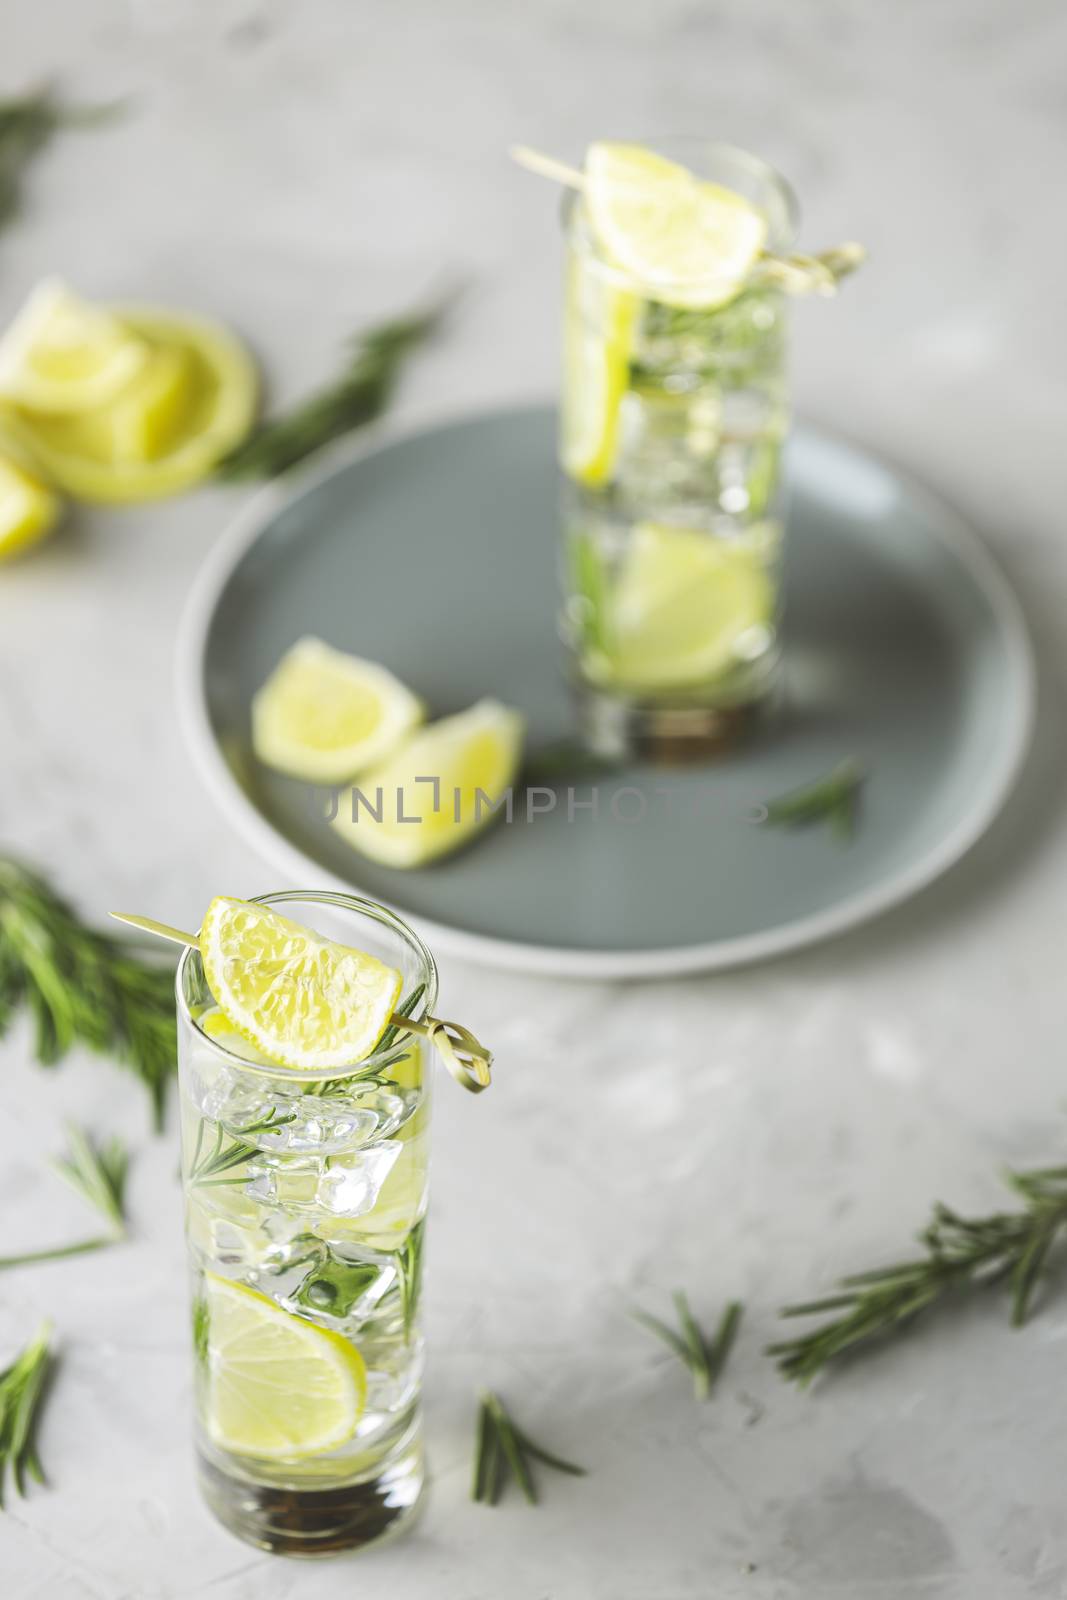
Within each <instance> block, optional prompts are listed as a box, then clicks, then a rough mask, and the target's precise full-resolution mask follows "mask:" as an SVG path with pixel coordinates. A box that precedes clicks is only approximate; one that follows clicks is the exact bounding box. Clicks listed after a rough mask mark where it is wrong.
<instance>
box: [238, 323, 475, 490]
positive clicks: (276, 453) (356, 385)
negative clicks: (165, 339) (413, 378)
mask: <svg viewBox="0 0 1067 1600" xmlns="http://www.w3.org/2000/svg"><path fill="white" fill-rule="evenodd" d="M454 299H455V296H454V294H449V295H447V296H445V297H443V298H442V299H439V300H437V301H436V302H435V303H433V304H432V305H430V306H428V307H426V308H424V309H423V310H420V311H415V312H412V313H411V314H410V315H409V316H406V317H397V318H395V319H393V320H392V321H390V322H384V323H381V324H379V326H377V327H374V328H370V329H368V330H367V331H366V332H365V333H362V334H360V335H358V336H357V337H356V338H355V339H354V340H353V341H352V345H353V348H352V354H351V356H350V357H349V359H348V362H347V364H346V365H345V367H344V368H343V370H342V371H341V373H340V374H339V376H338V377H337V378H336V379H335V380H334V381H333V383H331V384H328V385H326V387H324V388H323V389H321V390H319V392H318V393H317V394H313V395H310V396H309V397H308V398H307V399H306V400H303V401H301V402H300V403H299V404H297V405H296V406H294V408H293V409H292V410H291V411H290V412H288V413H287V414H286V415H284V416H280V417H275V418H267V420H266V421H265V422H262V423H260V424H259V426H258V427H257V428H255V429H254V430H253V432H252V434H251V435H250V436H249V437H248V438H247V439H246V440H245V441H244V443H243V444H240V445H238V446H237V448H236V449H235V450H232V451H231V452H230V454H229V455H228V456H226V457H224V459H223V460H222V461H221V462H220V464H219V467H218V472H219V475H220V476H221V477H222V478H224V479H228V480H236V479H242V478H273V477H277V475H278V474H279V473H282V472H285V471H287V470H288V469H289V468H290V467H294V466H296V464H297V463H298V462H300V461H303V460H304V459H305V457H307V456H309V455H311V454H313V453H314V451H316V450H321V449H322V447H323V446H324V445H327V444H330V443H331V442H332V441H333V440H335V439H339V438H341V436H342V435H343V434H346V433H349V432H351V430H352V429H353V428H358V427H361V426H362V425H363V424H364V423H367V422H371V421H373V420H374V418H375V417H377V416H380V415H381V413H382V412H383V411H384V410H385V407H386V406H387V405H388V403H389V400H390V398H391V396H392V392H393V389H394V387H395V385H396V382H397V379H398V377H399V376H400V370H401V368H402V366H403V364H404V362H405V360H406V359H407V357H408V356H409V355H410V354H411V353H412V351H414V350H415V349H416V348H417V347H418V346H419V345H421V344H424V343H425V342H426V340H427V339H429V338H430V337H431V336H432V335H433V334H435V333H436V332H437V331H438V329H439V328H440V327H441V324H442V323H443V321H444V319H445V316H446V315H447V312H448V310H449V309H450V307H451V305H452V303H453V301H454Z"/></svg>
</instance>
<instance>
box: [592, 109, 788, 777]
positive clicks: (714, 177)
mask: <svg viewBox="0 0 1067 1600" xmlns="http://www.w3.org/2000/svg"><path fill="white" fill-rule="evenodd" d="M655 149H656V151H657V153H659V154H662V155H664V156H667V157H668V158H670V159H672V160H675V161H677V162H678V163H680V164H681V165H683V166H685V167H687V168H688V169H689V170H690V171H693V172H695V173H696V174H697V176H699V177H700V178H703V179H706V180H709V181H711V182H715V183H718V184H721V185H723V186H725V187H727V188H729V189H731V190H733V191H735V192H736V193H740V194H742V195H744V196H745V197H746V198H747V199H749V200H750V201H751V202H752V203H753V204H754V205H755V206H756V207H758V209H759V210H760V211H762V212H763V214H764V217H765V219H766V222H767V237H766V246H765V248H766V249H767V250H768V251H775V252H780V251H785V250H787V249H788V248H789V246H790V244H791V242H792V240H793V237H794V235H795V232H796V226H797V211H796V204H795V201H794V198H793V195H792V192H791V190H790V189H789V187H788V185H787V184H786V183H785V181H784V179H782V178H781V177H779V175H778V174H777V173H776V172H774V171H773V170H772V168H770V167H769V166H767V165H766V164H765V163H764V162H762V161H760V160H759V159H758V158H757V157H755V156H752V155H749V154H747V153H746V152H745V151H743V150H737V149H734V148H732V147H731V146H729V145H721V144H704V143H700V142H697V141H677V140H676V141H666V142H663V143H657V144H656V145H655ZM564 229H565V235H566V250H567V263H566V287H565V297H566V303H565V325H564V369H563V394H562V406H561V440H560V443H561V449H560V456H561V464H562V468H563V474H564V492H563V516H562V529H563V551H562V563H561V566H562V586H563V608H562V631H563V635H564V640H565V643H566V646H567V650H568V658H569V664H570V676H571V679H572V682H573V684H574V686H575V690H576V696H577V702H578V711H579V720H580V724H581V728H582V731H583V734H584V736H585V738H586V740H587V742H588V743H589V744H590V745H591V746H592V747H593V749H595V750H596V751H597V752H598V753H601V754H604V755H609V756H612V755H619V754H626V753H638V754H649V755H652V756H657V755H666V756H679V757H682V758H684V757H685V756H687V755H699V754H700V753H701V752H702V751H704V750H706V749H708V748H714V747H716V746H719V745H721V744H722V743H723V742H724V741H727V740H730V739H732V738H734V737H735V736H736V735H737V734H738V733H739V732H741V731H743V730H745V729H747V728H748V727H749V726H750V725H751V724H752V722H753V721H754V720H755V719H756V714H757V713H758V712H760V711H762V710H765V709H766V708H767V706H768V705H769V704H770V703H771V702H772V701H773V698H774V691H775V686H776V679H777V671H778V664H779V654H780V651H779V621H780V608H781V600H780V570H781V554H782V505H781V500H782V495H781V470H780V467H781V450H782V443H783V440H784V438H785V435H786V432H787V429H788V424H789V397H788V387H787V370H786V353H787V317H786V304H785V297H784V296H783V294H782V292H781V291H780V290H779V289H777V288H775V287H772V286H770V285H769V284H767V283H766V282H760V281H759V279H758V274H753V277H752V279H751V281H749V282H746V283H742V284H741V285H737V284H728V285H724V284H723V283H721V282H716V281H715V280H714V279H713V278H709V281H708V283H707V285H699V284H697V285H694V284H692V283H688V284H687V285H686V286H685V292H684V294H682V295H680V296H676V295H672V296H671V299H672V302H673V303H667V301H666V299H660V298H656V294H655V292H654V291H650V290H649V289H648V287H647V286H642V285H637V284H635V283H633V282H632V281H631V280H628V279H626V278H625V277H623V276H620V274H619V272H618V271H617V269H616V268H614V267H613V266H612V265H611V264H610V263H609V262H608V261H606V260H605V259H604V258H603V256H602V255H601V254H600V253H599V251H598V249H597V245H596V242H595V240H594V238H593V237H592V234H591V232H590V229H589V226H588V222H587V219H586V215H585V210H584V206H583V202H582V198H581V195H580V194H572V195H570V196H569V197H568V199H567V201H566V202H565V205H564ZM660 292H661V293H662V294H664V295H667V294H669V293H670V291H669V290H661V291H660Z"/></svg>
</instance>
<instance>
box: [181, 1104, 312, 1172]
mask: <svg viewBox="0 0 1067 1600" xmlns="http://www.w3.org/2000/svg"><path fill="white" fill-rule="evenodd" d="M295 1121H296V1112H295V1111H290V1112H289V1114H288V1116H284V1117H283V1116H279V1115H278V1107H277V1106H271V1108H270V1110H269V1112H268V1113H267V1115H266V1116H265V1117H260V1118H259V1119H258V1121H256V1122H247V1123H244V1124H243V1125H242V1126H241V1127H238V1128H234V1129H233V1131H232V1133H229V1134H228V1133H227V1132H226V1129H225V1128H224V1127H223V1126H222V1123H221V1122H217V1123H216V1124H215V1142H214V1144H213V1145H212V1146H211V1148H210V1149H209V1150H205V1149H204V1128H205V1126H206V1124H205V1122H204V1121H203V1119H201V1122H200V1126H199V1127H198V1128H197V1130H196V1144H195V1145H194V1147H193V1154H192V1158H191V1159H190V1162H189V1179H188V1181H189V1185H190V1187H191V1188H218V1187H219V1186H225V1185H227V1184H238V1183H244V1182H245V1179H244V1178H243V1177H241V1178H226V1177H223V1173H226V1172H229V1171H231V1170H232V1168H234V1167H240V1166H243V1164H244V1163H245V1162H246V1161H248V1160H250V1159H251V1157H252V1156H254V1155H255V1153H256V1148H257V1147H256V1146H255V1145H254V1144H248V1143H247V1142H246V1141H247V1137H248V1135H249V1134H250V1133H273V1132H274V1130H275V1129H276V1128H284V1127H286V1126H287V1125H288V1124H289V1123H290V1122H295Z"/></svg>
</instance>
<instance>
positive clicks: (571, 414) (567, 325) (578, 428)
mask: <svg viewBox="0 0 1067 1600" xmlns="http://www.w3.org/2000/svg"><path fill="white" fill-rule="evenodd" d="M640 312H641V302H640V300H639V299H638V297H637V295H635V294H632V293H631V292H630V291H629V290H627V289H622V288H619V287H618V285H617V284H615V283H613V282H612V281H611V280H610V279H609V278H608V277H607V276H606V275H605V274H604V273H603V271H601V270H598V268H597V264H596V262H595V261H593V260H588V259H586V258H585V257H584V256H583V255H582V254H581V253H580V252H579V251H578V250H577V249H576V250H575V251H574V252H573V253H572V255H571V259H570V264H569V266H568V269H567V287H566V303H565V307H564V322H563V403H562V409H561V419H560V454H561V460H562V465H563V470H564V471H565V472H566V473H567V474H568V475H569V476H570V477H572V478H575V479H577V481H578V482H579V483H584V484H587V485H589V486H590V487H595V486H597V485H598V484H602V483H606V482H607V481H608V479H610V477H611V475H612V472H613V470H614V466H615V460H616V457H617V455H618V449H619V433H620V421H621V411H622V401H623V396H624V395H625V393H626V384H627V379H628V377H629V371H630V353H631V350H632V348H633V341H634V330H635V329H636V326H637V321H638V318H639V316H640Z"/></svg>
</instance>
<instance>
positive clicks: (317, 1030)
mask: <svg viewBox="0 0 1067 1600" xmlns="http://www.w3.org/2000/svg"><path fill="white" fill-rule="evenodd" d="M200 955H201V958H202V960H203V963H204V974H205V976H206V978H207V981H208V985H209V987H210V989H211V992H212V994H213V995H214V996H215V999H216V1001H217V1002H218V1005H219V1008H220V1010H221V1011H222V1012H223V1013H224V1014H225V1016H226V1017H227V1018H228V1019H229V1022H230V1023H231V1025H232V1026H233V1028H234V1029H235V1030H236V1031H237V1032H238V1033H239V1034H240V1035H241V1036H242V1037H243V1038H245V1039H248V1040H249V1041H250V1042H251V1043H252V1044H254V1045H255V1047H256V1049H257V1050H259V1051H261V1052H262V1053H263V1055H265V1056H266V1057H267V1059H268V1060H270V1061H276V1062H278V1063H280V1064H281V1065H282V1066H286V1067H346V1066H350V1065H353V1064H355V1063H356V1062H359V1061H362V1060H363V1058H364V1056H368V1055H370V1053H371V1051H372V1050H373V1049H374V1046H375V1045H376V1044H377V1042H378V1040H379V1039H380V1038H381V1036H382V1033H383V1032H384V1031H385V1028H386V1026H387V1024H388V1022H389V1018H390V1016H391V1015H392V1012H393V1009H394V1007H395V1006H396V1003H397V1000H398V999H399V997H400V985H401V981H402V980H401V976H400V973H399V972H397V971H395V970H394V969H393V968H392V967H387V966H386V965H385V963H384V962H382V961H378V960H377V959H376V958H375V957H374V956H370V955H366V954H365V953H364V952H363V951H362V950H353V949H350V948H349V947H348V946H347V945H341V944H334V943H333V942H332V941H331V940H329V939H324V938H323V937H322V936H321V935H320V934H317V933H315V932H314V931H313V930H312V929H311V928H304V927H301V925H300V924H299V923H297V922H292V921H290V919H289V918H288V917H283V916H280V915H279V914H278V912H277V911H272V910H269V909H268V908H267V907H266V906H260V905H255V904H253V903H252V902H251V901H249V900H231V899H229V898H228V897H227V896H225V895H219V896H218V897H217V898H216V899H214V900H212V902H211V904H210V905H209V906H208V908H207V915H206V916H205V917H204V921H203V925H202V927H201V929H200Z"/></svg>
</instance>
